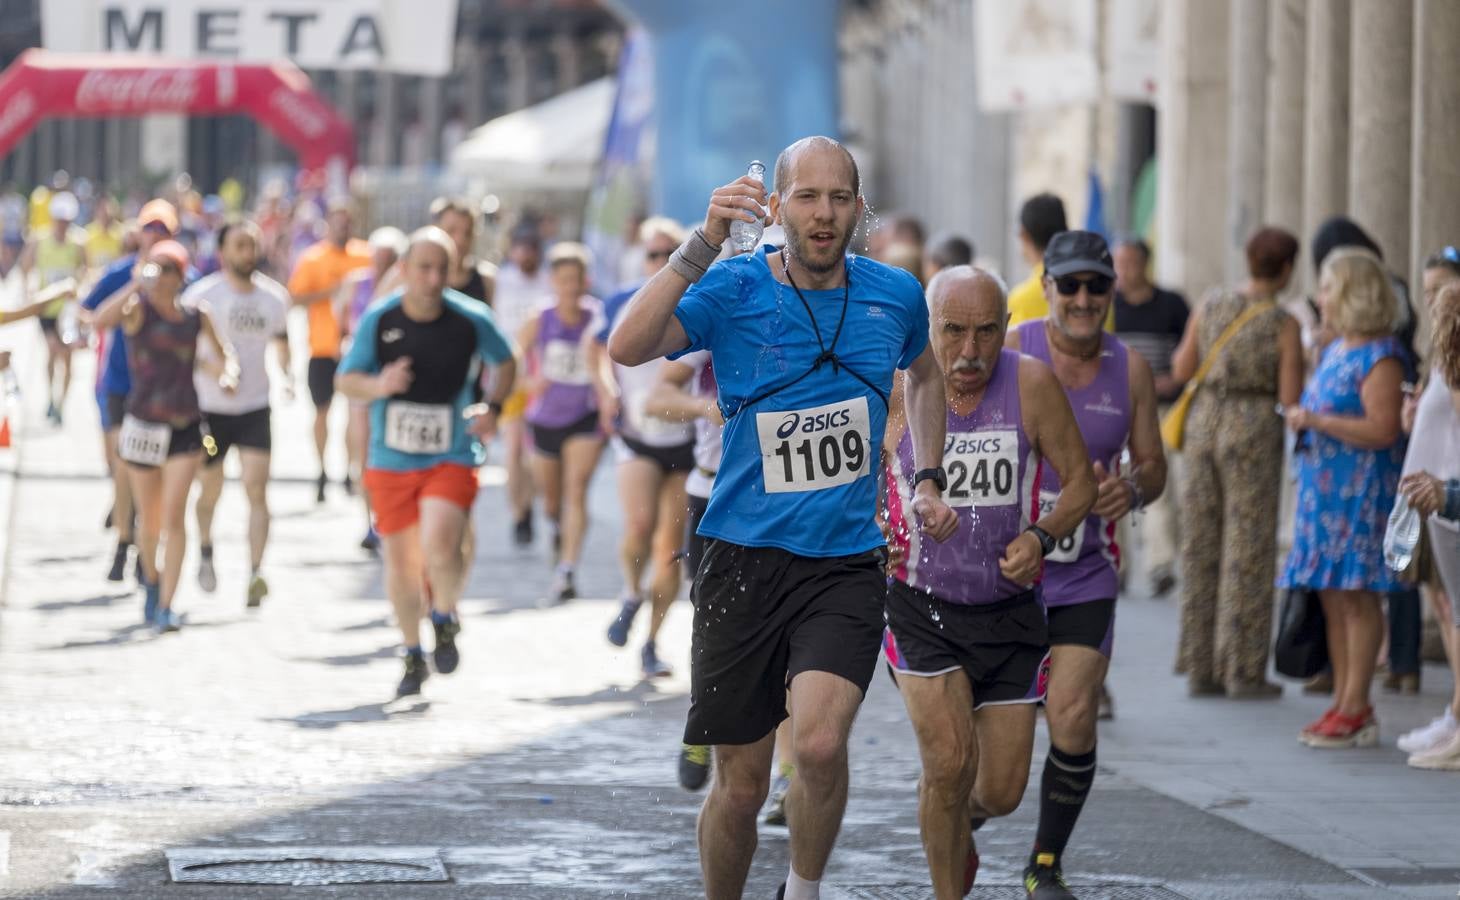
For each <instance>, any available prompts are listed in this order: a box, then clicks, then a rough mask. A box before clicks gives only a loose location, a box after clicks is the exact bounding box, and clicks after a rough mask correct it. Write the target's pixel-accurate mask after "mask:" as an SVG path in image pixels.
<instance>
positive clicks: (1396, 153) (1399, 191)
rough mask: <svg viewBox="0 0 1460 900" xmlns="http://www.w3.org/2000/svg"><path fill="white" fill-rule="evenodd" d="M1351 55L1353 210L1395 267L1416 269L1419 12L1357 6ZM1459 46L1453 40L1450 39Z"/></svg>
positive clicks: (1383, 2)
mask: <svg viewBox="0 0 1460 900" xmlns="http://www.w3.org/2000/svg"><path fill="white" fill-rule="evenodd" d="M1353 34H1354V40H1353V41H1352V43H1351V45H1350V55H1349V97H1350V102H1351V103H1352V107H1351V110H1352V115H1353V128H1352V129H1350V132H1349V160H1348V178H1349V181H1348V190H1349V195H1348V199H1349V209H1350V211H1351V215H1352V216H1353V218H1354V220H1355V221H1357V222H1358V223H1359V224H1360V225H1362V226H1363V227H1364V230H1365V231H1368V232H1369V234H1371V235H1373V237H1374V240H1376V241H1378V242H1379V246H1380V247H1381V248H1382V249H1383V250H1384V259H1385V261H1386V262H1387V263H1389V265H1390V267H1391V268H1394V269H1396V270H1398V271H1404V270H1405V269H1406V268H1407V267H1408V265H1409V228H1410V221H1409V191H1410V177H1409V176H1410V171H1409V167H1410V165H1411V164H1412V162H1413V160H1412V159H1411V158H1410V150H1411V140H1410V132H1411V130H1412V129H1413V127H1414V126H1413V122H1412V120H1411V118H1410V111H1411V109H1412V107H1413V103H1414V96H1413V87H1414V54H1413V49H1414V7H1413V6H1412V5H1411V4H1409V3H1393V2H1389V0H1354V4H1353ZM1445 37H1446V38H1447V39H1449V40H1451V41H1452V42H1453V40H1454V37H1455V36H1454V35H1453V34H1452V35H1446V36H1445Z"/></svg>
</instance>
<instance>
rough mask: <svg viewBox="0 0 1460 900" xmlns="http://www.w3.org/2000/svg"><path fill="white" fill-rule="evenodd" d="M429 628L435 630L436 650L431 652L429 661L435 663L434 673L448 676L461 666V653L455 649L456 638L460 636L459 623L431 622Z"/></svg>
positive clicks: (452, 621) (454, 621) (453, 620)
mask: <svg viewBox="0 0 1460 900" xmlns="http://www.w3.org/2000/svg"><path fill="white" fill-rule="evenodd" d="M431 627H433V628H435V629H436V649H435V650H433V651H431V660H432V662H434V663H436V671H438V672H440V673H441V674H442V675H450V674H451V673H452V672H455V671H456V667H457V666H458V665H460V664H461V651H460V650H457V649H456V636H457V635H458V634H461V622H459V621H457V620H456V619H452V620H451V621H449V622H439V623H438V622H432V623H431Z"/></svg>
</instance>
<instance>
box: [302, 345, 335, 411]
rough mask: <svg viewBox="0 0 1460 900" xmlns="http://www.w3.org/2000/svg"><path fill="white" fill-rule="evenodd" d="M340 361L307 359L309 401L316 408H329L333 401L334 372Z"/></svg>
mask: <svg viewBox="0 0 1460 900" xmlns="http://www.w3.org/2000/svg"><path fill="white" fill-rule="evenodd" d="M339 367H340V361H339V360H337V359H331V358H329V357H328V356H313V357H310V359H309V399H311V400H313V401H314V405H315V407H316V408H318V407H324V406H329V405H330V401H331V400H333V399H335V371H336V370H337V369H339Z"/></svg>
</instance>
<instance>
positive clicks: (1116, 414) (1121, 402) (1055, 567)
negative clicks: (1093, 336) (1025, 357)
mask: <svg viewBox="0 0 1460 900" xmlns="http://www.w3.org/2000/svg"><path fill="white" fill-rule="evenodd" d="M1018 333H1019V347H1020V349H1021V351H1022V352H1024V353H1027V354H1029V355H1030V356H1032V357H1034V358H1035V359H1038V360H1043V361H1044V362H1046V363H1048V364H1049V365H1050V367H1051V368H1053V366H1054V361H1053V360H1052V359H1051V357H1050V349H1049V336H1048V335H1047V334H1046V333H1045V330H1044V320H1043V319H1036V320H1034V321H1032V322H1025V323H1023V324H1021V325H1019V327H1018ZM1103 339H1104V344H1103V345H1102V346H1101V349H1100V368H1099V370H1098V371H1097V372H1096V373H1095V377H1094V379H1092V380H1091V381H1090V383H1089V384H1088V385H1086V386H1085V387H1082V388H1065V396H1067V397H1069V399H1070V408H1071V409H1073V410H1074V412H1075V422H1076V423H1078V424H1079V426H1080V434H1081V436H1082V437H1084V439H1085V447H1086V449H1088V450H1089V451H1090V461H1091V462H1092V463H1095V462H1098V463H1100V464H1101V465H1103V466H1105V469H1106V471H1109V472H1114V471H1115V470H1116V465H1117V464H1118V463H1119V461H1120V454H1121V451H1122V450H1123V449H1124V448H1125V445H1126V441H1127V440H1128V439H1129V437H1130V418H1131V416H1130V368H1129V355H1128V351H1127V350H1126V346H1125V344H1123V343H1121V342H1120V339H1119V338H1116V337H1115V336H1114V335H1110V334H1106V335H1104V336H1103ZM1059 490H1060V481H1059V476H1058V475H1056V474H1055V473H1054V470H1053V469H1051V468H1050V467H1048V466H1045V467H1044V468H1043V469H1042V470H1041V473H1040V479H1039V498H1038V499H1039V509H1040V513H1041V514H1043V513H1047V512H1049V511H1050V510H1051V509H1053V508H1054V503H1055V499H1056V498H1057V497H1058V496H1059ZM1119 562H1120V548H1119V547H1118V546H1117V545H1116V543H1115V523H1114V522H1107V521H1106V520H1104V519H1102V518H1100V517H1099V516H1095V515H1091V516H1087V517H1086V518H1085V521H1084V523H1083V524H1081V525H1080V527H1079V528H1077V529H1075V533H1074V534H1072V535H1071V536H1070V537H1067V538H1065V539H1064V540H1062V541H1060V542H1059V545H1058V546H1057V547H1056V548H1055V549H1054V552H1052V553H1051V554H1050V555H1049V556H1048V558H1046V560H1045V566H1044V579H1043V581H1042V586H1043V593H1044V603H1045V605H1046V606H1069V605H1071V604H1075V603H1083V602H1085V601H1087V600H1107V599H1114V598H1115V596H1116V594H1117V593H1118V592H1119V579H1118V578H1117V577H1116V570H1117V567H1118V565H1119Z"/></svg>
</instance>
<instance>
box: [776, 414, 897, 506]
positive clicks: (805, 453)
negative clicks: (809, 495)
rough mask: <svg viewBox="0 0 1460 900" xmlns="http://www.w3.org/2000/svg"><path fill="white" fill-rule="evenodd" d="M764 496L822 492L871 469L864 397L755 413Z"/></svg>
mask: <svg viewBox="0 0 1460 900" xmlns="http://www.w3.org/2000/svg"><path fill="white" fill-rule="evenodd" d="M755 428H756V433H757V435H758V436H759V438H760V457H761V458H760V465H761V470H762V471H763V473H764V476H765V491H766V493H767V494H784V493H788V492H791V491H822V490H826V489H827V488H832V487H837V486H838V485H843V484H851V483H852V482H853V481H856V480H857V479H858V478H861V477H862V476H863V475H866V474H867V473H868V472H870V471H871V469H872V425H871V419H870V417H869V416H868V414H867V398H866V397H854V398H852V399H851V400H843V401H841V402H839V403H828V404H826V405H825V406H814V407H811V408H810V409H797V410H789V411H785V412H764V413H757V414H756V416H755Z"/></svg>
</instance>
